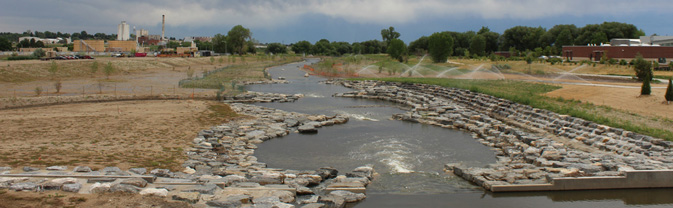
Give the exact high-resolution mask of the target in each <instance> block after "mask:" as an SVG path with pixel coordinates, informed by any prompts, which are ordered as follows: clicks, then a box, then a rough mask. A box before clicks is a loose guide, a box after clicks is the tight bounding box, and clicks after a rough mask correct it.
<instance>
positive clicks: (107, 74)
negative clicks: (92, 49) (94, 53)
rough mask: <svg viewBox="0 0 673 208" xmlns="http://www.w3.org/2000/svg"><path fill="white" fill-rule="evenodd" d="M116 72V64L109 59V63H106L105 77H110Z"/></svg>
mask: <svg viewBox="0 0 673 208" xmlns="http://www.w3.org/2000/svg"><path fill="white" fill-rule="evenodd" d="M114 72H115V68H114V66H112V63H110V62H109V61H108V62H107V65H105V69H103V73H105V77H106V78H107V79H110V75H111V74H112V73H114Z"/></svg>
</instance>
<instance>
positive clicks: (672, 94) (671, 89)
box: [664, 78, 673, 103]
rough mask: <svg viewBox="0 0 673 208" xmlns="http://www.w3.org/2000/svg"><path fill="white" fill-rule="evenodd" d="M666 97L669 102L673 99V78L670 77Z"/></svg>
mask: <svg viewBox="0 0 673 208" xmlns="http://www.w3.org/2000/svg"><path fill="white" fill-rule="evenodd" d="M664 97H665V98H666V101H667V102H668V103H670V102H671V101H673V84H671V78H668V87H667V88H666V95H665V96H664Z"/></svg>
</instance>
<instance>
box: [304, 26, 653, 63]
mask: <svg viewBox="0 0 673 208" xmlns="http://www.w3.org/2000/svg"><path fill="white" fill-rule="evenodd" d="M644 35H645V33H644V32H643V31H642V30H639V29H638V28H637V27H636V26H634V25H632V24H627V23H619V22H604V23H602V24H589V25H586V26H584V27H577V26H575V25H572V24H571V25H556V26H554V27H552V28H551V29H549V30H547V29H545V28H542V27H527V26H516V27H512V28H509V29H507V30H505V31H504V32H503V34H499V33H497V32H493V31H491V30H490V29H489V28H487V27H482V28H481V29H480V30H479V31H477V32H474V31H467V32H452V31H445V32H438V33H434V34H432V35H431V36H423V37H420V38H418V39H417V40H414V41H412V42H410V43H409V44H408V45H406V44H405V43H404V42H403V41H401V40H399V37H400V36H401V34H400V33H399V32H397V31H395V28H394V27H389V28H387V29H383V30H381V38H382V40H383V41H379V40H368V41H364V42H356V43H352V44H350V43H347V42H330V41H329V40H327V39H322V40H319V41H318V42H316V43H315V44H311V43H310V42H308V41H299V42H297V43H294V44H292V51H294V52H295V53H308V54H316V55H331V56H339V55H343V54H347V53H355V54H377V53H388V54H390V55H391V57H392V58H395V59H397V60H400V61H402V60H403V58H401V57H402V56H403V55H406V54H417V55H423V54H426V53H427V54H430V55H431V56H433V57H434V56H435V55H437V57H438V58H437V60H436V61H441V60H442V59H445V58H439V57H441V56H451V55H454V56H486V55H489V54H492V53H493V52H496V51H509V52H511V53H512V54H513V55H522V54H523V55H525V54H528V53H522V52H526V51H529V52H533V53H534V54H535V55H538V56H539V55H559V54H560V53H561V47H562V46H564V45H587V44H601V43H607V42H609V40H610V39H612V38H639V37H640V36H644ZM437 44H440V45H437ZM438 50H441V51H438ZM433 52H437V53H438V54H435V53H433ZM433 54H434V55H433Z"/></svg>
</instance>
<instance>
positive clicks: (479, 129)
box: [327, 81, 673, 190]
mask: <svg viewBox="0 0 673 208" xmlns="http://www.w3.org/2000/svg"><path fill="white" fill-rule="evenodd" d="M327 83H328V84H341V85H343V86H346V87H350V88H354V89H357V90H358V91H354V92H349V93H341V94H335V95H334V96H338V97H352V98H366V99H379V100H387V101H391V102H395V103H400V104H402V105H404V106H407V107H409V108H410V110H409V111H408V112H407V113H405V114H398V115H394V116H393V118H395V119H399V120H406V121H412V122H420V123H426V124H432V125H436V126H441V127H444V128H450V129H458V130H464V131H468V132H471V133H472V136H473V137H474V138H475V139H477V140H478V141H479V142H480V143H482V144H484V145H487V146H489V147H492V148H493V150H494V151H495V152H496V157H497V159H498V162H497V163H496V164H491V165H489V166H488V167H464V166H462V165H461V164H447V166H446V169H447V170H450V171H453V172H454V173H455V174H456V175H458V176H461V177H463V178H465V179H466V180H469V181H472V182H474V183H476V184H477V185H480V186H483V187H484V188H486V189H488V190H491V187H492V186H494V185H513V184H549V183H550V182H551V179H554V178H562V177H578V176H583V177H591V176H623V175H624V171H628V170H667V169H670V168H672V167H673V157H671V156H673V152H672V151H671V148H670V147H671V146H673V143H672V142H670V141H664V140H661V139H657V138H653V137H650V136H645V135H641V134H636V133H633V132H629V131H625V130H623V129H618V128H612V127H608V126H604V125H599V124H596V123H593V122H590V121H586V120H583V119H579V118H574V117H571V116H566V115H559V114H557V113H554V112H550V111H547V110H542V109H536V108H532V107H530V106H527V105H521V104H517V103H514V102H512V101H509V100H505V99H501V98H497V97H493V96H489V95H485V94H480V93H475V92H471V91H469V90H462V89H454V88H444V87H439V86H432V85H423V84H401V83H387V82H377V81H330V82H327Z"/></svg>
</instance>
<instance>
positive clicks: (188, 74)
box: [187, 66, 194, 79]
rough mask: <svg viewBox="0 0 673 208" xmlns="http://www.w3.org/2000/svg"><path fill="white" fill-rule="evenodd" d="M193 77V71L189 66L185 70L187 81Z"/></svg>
mask: <svg viewBox="0 0 673 208" xmlns="http://www.w3.org/2000/svg"><path fill="white" fill-rule="evenodd" d="M193 76H194V69H192V67H191V66H190V67H188V68H187V77H188V78H189V79H192V77H193Z"/></svg>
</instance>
